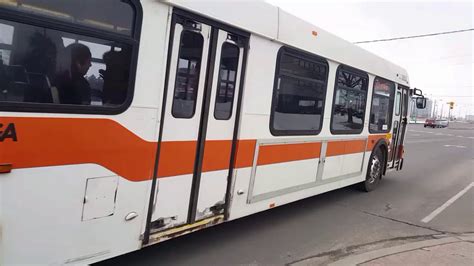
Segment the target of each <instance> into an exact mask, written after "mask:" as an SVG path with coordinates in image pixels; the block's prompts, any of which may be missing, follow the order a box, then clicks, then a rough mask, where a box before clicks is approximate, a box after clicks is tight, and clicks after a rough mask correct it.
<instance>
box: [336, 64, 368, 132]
mask: <svg viewBox="0 0 474 266" xmlns="http://www.w3.org/2000/svg"><path fill="white" fill-rule="evenodd" d="M367 82H368V79H367V77H366V76H365V75H362V74H358V73H356V72H353V71H348V70H344V69H339V70H338V73H337V84H336V89H335V96H334V106H333V114H332V118H331V130H332V131H333V132H334V133H360V132H361V131H362V128H363V125H364V116H365V104H366V98H367V86H368V85H367Z"/></svg>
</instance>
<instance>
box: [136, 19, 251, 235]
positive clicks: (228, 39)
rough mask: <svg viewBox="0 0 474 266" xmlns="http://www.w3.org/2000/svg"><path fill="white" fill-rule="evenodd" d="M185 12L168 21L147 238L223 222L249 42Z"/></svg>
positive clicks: (239, 35) (245, 37) (245, 38)
mask: <svg viewBox="0 0 474 266" xmlns="http://www.w3.org/2000/svg"><path fill="white" fill-rule="evenodd" d="M182 13H184V12H182ZM182 13H179V14H176V13H175V14H174V15H173V22H172V26H171V36H170V39H171V41H170V46H169V49H170V51H169V55H168V74H167V75H168V82H167V85H166V86H167V88H166V89H167V93H165V97H166V98H165V101H164V107H163V112H164V116H163V120H162V121H161V122H162V133H161V144H160V148H159V158H158V174H157V186H156V190H155V191H154V192H152V193H153V194H152V195H154V197H155V199H154V206H153V207H152V211H153V213H152V215H151V219H150V221H151V224H149V225H148V229H147V230H149V231H148V234H149V233H153V232H161V231H163V230H165V229H168V228H172V227H176V226H180V225H183V226H184V225H188V224H193V223H195V222H196V221H202V220H204V219H208V218H212V217H215V216H219V217H220V218H223V213H224V208H225V199H226V191H227V183H228V176H229V167H230V161H231V160H230V158H231V153H232V150H233V149H232V147H233V141H236V140H234V139H233V136H234V129H235V127H236V123H235V121H236V116H237V110H238V109H237V107H238V106H237V103H238V101H237V100H238V95H239V89H240V81H241V79H240V77H241V75H242V72H243V67H242V66H243V58H244V49H245V47H246V43H247V39H248V37H247V36H243V34H240V33H239V34H237V33H235V32H230V31H231V30H230V31H228V30H229V29H228V28H227V27H226V30H224V29H222V28H221V27H217V26H211V25H210V24H211V23H209V24H207V23H203V22H201V21H199V18H198V19H196V18H195V17H194V16H186V14H182ZM191 17H192V18H191ZM206 22H207V21H206ZM234 144H235V143H234ZM220 218H219V219H220ZM150 231H151V232H150ZM146 235H147V232H145V238H146ZM146 242H147V240H145V244H146Z"/></svg>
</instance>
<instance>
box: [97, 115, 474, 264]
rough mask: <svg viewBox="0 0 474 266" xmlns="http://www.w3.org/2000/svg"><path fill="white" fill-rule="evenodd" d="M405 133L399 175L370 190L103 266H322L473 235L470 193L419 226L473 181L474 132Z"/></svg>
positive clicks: (454, 127)
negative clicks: (359, 254) (304, 264)
mask: <svg viewBox="0 0 474 266" xmlns="http://www.w3.org/2000/svg"><path fill="white" fill-rule="evenodd" d="M407 134H408V135H407V139H406V141H405V144H406V155H405V164H404V168H403V170H402V171H400V172H390V173H388V175H387V176H385V177H384V179H383V181H382V182H381V183H380V186H379V187H378V188H377V190H375V191H372V192H370V193H364V192H361V191H358V190H357V189H355V188H353V187H348V188H343V189H340V190H337V191H332V192H329V193H326V194H323V195H318V196H315V197H312V198H309V199H305V200H301V201H298V202H295V203H292V204H289V205H285V206H281V207H278V208H275V209H272V210H270V211H266V212H263V213H259V214H255V215H251V216H249V217H246V218H242V219H239V220H236V221H232V222H229V223H225V224H222V225H218V226H215V227H213V228H209V229H206V230H201V231H199V232H196V233H192V234H190V235H187V236H183V237H180V238H177V239H173V240H169V241H166V242H164V243H161V244H158V245H155V246H151V247H148V248H145V249H143V250H140V251H137V252H133V253H130V254H126V255H123V256H120V257H117V258H114V259H111V260H108V261H105V262H103V263H101V265H109V264H110V265H129V264H133V265H145V264H146V265H177V264H180V265H229V264H252V265H269V264H271V265H284V264H292V263H295V262H301V261H302V260H304V259H307V258H313V259H314V258H316V259H319V260H320V262H321V263H325V262H329V261H332V260H335V259H337V258H339V257H341V256H344V255H345V254H348V253H350V252H354V251H363V250H364V249H367V250H370V249H373V248H376V247H379V246H387V245H391V244H395V243H402V242H409V241H417V240H422V239H425V238H430V237H432V236H433V235H436V234H443V233H466V232H474V204H473V202H474V188H470V189H468V190H466V191H467V192H466V193H465V194H463V195H462V196H460V197H458V198H457V199H456V200H455V201H454V202H453V203H452V204H450V205H449V206H447V207H446V208H444V209H443V210H442V211H441V212H439V214H437V215H436V216H434V217H433V218H432V219H431V220H430V221H429V222H426V223H425V222H422V220H423V219H425V218H426V217H427V216H429V215H430V214H431V213H432V212H433V211H435V210H436V209H438V208H439V207H441V206H443V204H444V205H446V204H445V203H446V202H447V201H448V200H449V199H451V198H452V197H453V196H455V195H456V194H458V193H459V192H460V191H462V190H463V189H464V190H465V189H466V187H468V186H469V185H470V184H471V183H472V182H473V181H474V176H473V175H474V168H473V167H474V162H473V159H474V149H473V148H474V147H473V143H474V125H470V124H460V123H453V124H451V125H450V128H446V129H431V128H423V125H409V127H408V133H407ZM473 252H474V251H473ZM313 261H316V262H317V261H318V260H313Z"/></svg>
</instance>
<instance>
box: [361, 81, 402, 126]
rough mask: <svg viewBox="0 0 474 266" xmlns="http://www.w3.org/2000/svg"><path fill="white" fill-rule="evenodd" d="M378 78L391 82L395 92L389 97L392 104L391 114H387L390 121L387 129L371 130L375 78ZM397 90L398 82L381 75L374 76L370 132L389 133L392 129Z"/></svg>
mask: <svg viewBox="0 0 474 266" xmlns="http://www.w3.org/2000/svg"><path fill="white" fill-rule="evenodd" d="M376 79H381V80H384V81H386V82H390V83H392V84H393V94H392V97H390V98H389V101H390V102H389V104H390V106H389V107H388V111H389V115H388V116H387V117H388V119H389V120H390V121H387V129H386V130H371V129H370V115H371V114H372V108H373V103H374V102H373V99H374V94H375V80H376ZM396 92H397V83H395V82H393V81H391V80H389V79H386V78H382V77H380V76H375V77H374V81H373V84H372V97H371V99H370V112H369V124H368V127H369V133H370V134H379V133H388V132H390V131H391V130H392V123H393V113H394V105H395V94H396Z"/></svg>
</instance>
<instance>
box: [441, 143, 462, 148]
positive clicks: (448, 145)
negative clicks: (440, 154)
mask: <svg viewBox="0 0 474 266" xmlns="http://www.w3.org/2000/svg"><path fill="white" fill-rule="evenodd" d="M444 147H455V148H464V149H465V148H466V146H461V145H450V144H447V145H444Z"/></svg>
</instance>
